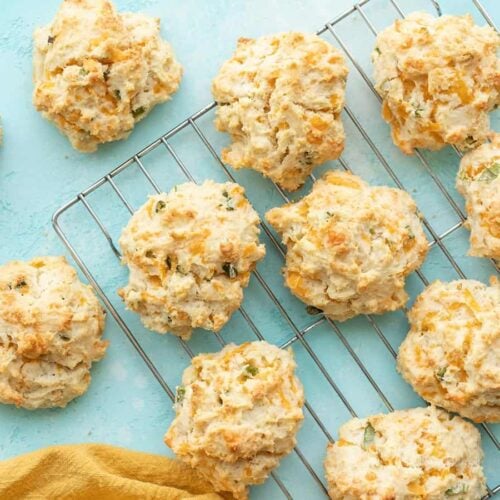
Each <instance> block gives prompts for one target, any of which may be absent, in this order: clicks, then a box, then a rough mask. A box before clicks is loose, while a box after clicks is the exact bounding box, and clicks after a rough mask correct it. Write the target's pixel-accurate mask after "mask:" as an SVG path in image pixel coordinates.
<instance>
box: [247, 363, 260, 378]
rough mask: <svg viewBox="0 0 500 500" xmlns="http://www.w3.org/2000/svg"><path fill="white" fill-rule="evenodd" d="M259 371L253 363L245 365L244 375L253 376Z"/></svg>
mask: <svg viewBox="0 0 500 500" xmlns="http://www.w3.org/2000/svg"><path fill="white" fill-rule="evenodd" d="M257 373H259V369H258V368H257V367H256V366H254V365H247V366H245V375H247V376H248V377H255V375H257Z"/></svg>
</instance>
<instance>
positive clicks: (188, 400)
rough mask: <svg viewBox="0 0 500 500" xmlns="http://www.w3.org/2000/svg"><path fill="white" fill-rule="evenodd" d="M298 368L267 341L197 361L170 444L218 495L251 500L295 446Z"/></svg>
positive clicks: (180, 397)
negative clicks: (252, 491)
mask: <svg viewBox="0 0 500 500" xmlns="http://www.w3.org/2000/svg"><path fill="white" fill-rule="evenodd" d="M295 368H296V365H295V361H294V359H293V356H292V352H291V350H287V351H285V350H281V349H279V348H278V347H275V346H273V345H270V344H268V343H267V342H248V343H245V344H242V345H240V346H236V345H234V344H232V345H228V346H226V347H225V348H224V349H223V350H222V351H220V352H218V353H214V354H201V355H199V356H196V357H195V358H193V360H192V363H191V366H190V367H189V368H187V369H186V370H185V371H184V375H183V377H182V385H181V386H180V387H178V388H177V398H176V404H175V411H176V417H175V419H174V421H173V422H172V425H171V426H170V428H169V430H168V432H167V434H166V435H165V442H166V443H167V445H168V446H170V447H171V448H172V450H173V451H174V452H175V454H176V455H177V457H178V458H180V459H181V460H182V461H184V462H186V463H188V464H189V465H191V466H192V467H193V468H194V469H196V471H197V472H198V473H200V474H201V475H202V476H203V477H205V479H207V480H208V481H210V482H211V483H212V485H213V486H214V488H215V489H216V491H222V492H230V493H232V494H233V495H234V497H235V498H237V499H246V498H247V497H248V486H249V485H252V484H260V483H262V482H264V481H265V480H266V478H267V476H268V475H269V473H270V472H271V471H272V470H273V469H274V468H275V467H277V466H278V464H279V462H280V460H281V459H282V458H283V457H284V456H285V455H287V454H288V453H290V451H291V450H292V449H293V447H294V446H295V443H296V438H295V435H296V433H297V431H298V429H299V427H300V424H301V422H302V420H303V418H304V416H303V413H302V406H303V404H304V394H303V390H302V385H301V384H300V382H299V380H298V379H297V377H296V376H295Z"/></svg>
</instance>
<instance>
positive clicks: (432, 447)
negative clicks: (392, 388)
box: [325, 406, 486, 500]
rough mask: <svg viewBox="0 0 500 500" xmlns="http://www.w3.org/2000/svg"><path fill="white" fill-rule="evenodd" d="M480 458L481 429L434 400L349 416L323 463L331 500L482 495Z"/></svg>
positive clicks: (472, 498)
mask: <svg viewBox="0 0 500 500" xmlns="http://www.w3.org/2000/svg"><path fill="white" fill-rule="evenodd" d="M482 458H483V452H482V450H481V439H480V435H479V432H478V431H477V429H475V428H474V426H473V425H472V424H469V423H468V422H466V421H465V420H462V419H461V418H460V417H452V416H451V415H449V414H448V413H446V412H445V411H443V410H439V409H437V408H434V407H432V406H430V407H427V408H414V409H410V410H402V411H395V412H392V413H389V414H387V415H373V416H370V417H368V418H362V419H359V418H355V419H352V420H350V421H349V422H347V423H346V424H344V425H343V426H342V427H341V428H340V431H339V439H338V440H337V441H336V442H335V444H330V445H329V446H328V450H327V456H326V460H325V469H326V478H327V481H328V490H329V494H330V498H332V499H333V500H337V499H338V500H341V499H342V500H380V499H394V500H409V499H418V498H420V499H427V500H443V499H445V498H452V499H460V500H479V499H480V498H481V497H482V495H484V494H486V485H485V478H484V474H483V470H482V467H481V461H482Z"/></svg>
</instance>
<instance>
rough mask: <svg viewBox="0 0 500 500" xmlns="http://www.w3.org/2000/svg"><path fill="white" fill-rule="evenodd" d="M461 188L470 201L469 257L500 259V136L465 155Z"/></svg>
mask: <svg viewBox="0 0 500 500" xmlns="http://www.w3.org/2000/svg"><path fill="white" fill-rule="evenodd" d="M457 189H458V191H459V192H460V193H461V194H462V195H463V196H464V197H465V202H466V209H467V216H468V217H467V222H466V226H467V227H468V228H469V229H470V232H471V233H470V250H469V255H473V256H475V257H491V258H492V259H496V260H500V134H493V139H492V142H491V143H487V144H483V145H482V146H480V147H478V148H477V149H475V150H474V151H471V152H469V153H467V154H466V155H464V157H463V158H462V161H461V162H460V170H459V171H458V176H457Z"/></svg>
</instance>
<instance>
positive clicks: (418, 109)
mask: <svg viewBox="0 0 500 500" xmlns="http://www.w3.org/2000/svg"><path fill="white" fill-rule="evenodd" d="M423 110H424V108H421V107H416V108H415V110H414V111H413V114H414V115H415V116H416V117H417V118H422V112H423Z"/></svg>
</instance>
